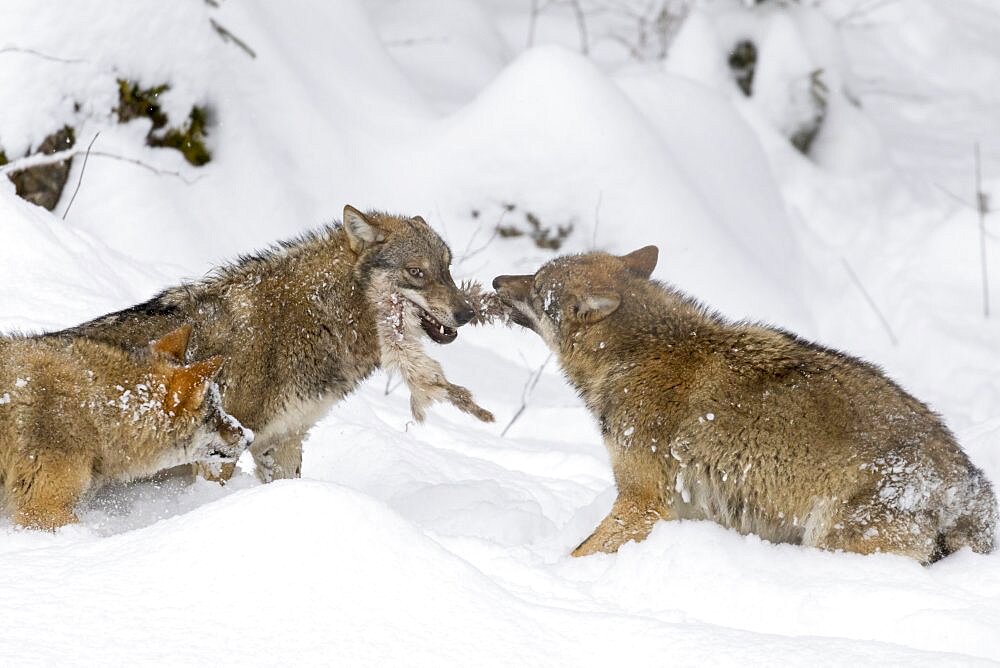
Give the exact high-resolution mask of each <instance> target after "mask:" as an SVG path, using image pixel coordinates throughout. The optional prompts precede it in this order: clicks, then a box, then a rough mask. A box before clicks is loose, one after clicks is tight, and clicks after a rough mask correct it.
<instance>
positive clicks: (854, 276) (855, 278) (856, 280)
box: [840, 257, 899, 346]
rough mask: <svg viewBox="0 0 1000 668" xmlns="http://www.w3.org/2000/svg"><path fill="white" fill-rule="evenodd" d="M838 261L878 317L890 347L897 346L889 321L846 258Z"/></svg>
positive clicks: (897, 341)
mask: <svg viewBox="0 0 1000 668" xmlns="http://www.w3.org/2000/svg"><path fill="white" fill-rule="evenodd" d="M840 261H841V262H843V263H844V269H846V270H847V275H848V276H850V277H851V281H852V282H853V283H854V285H855V286H857V288H858V290H860V291H861V294H862V296H864V298H865V301H866V302H868V305H869V306H870V307H871V309H872V311H874V312H875V315H876V316H878V319H879V322H881V323H882V327H883V328H885V332H886V334H888V335H889V340H890V341H891V342H892V345H894V346H898V345H899V340H898V339H897V338H896V335H895V334H894V333H893V331H892V327H890V326H889V321H888V320H886V317H885V316H884V315H882V311H881V310H879V307H878V305H877V304H876V303H875V300H874V299H872V297H871V295H870V294H868V291H867V290H865V286H864V285H863V284H862V283H861V279H859V278H858V275H857V274H855V273H854V270H853V269H852V268H851V265H850V264H849V263H848V262H847V258H843V257H842V258H840Z"/></svg>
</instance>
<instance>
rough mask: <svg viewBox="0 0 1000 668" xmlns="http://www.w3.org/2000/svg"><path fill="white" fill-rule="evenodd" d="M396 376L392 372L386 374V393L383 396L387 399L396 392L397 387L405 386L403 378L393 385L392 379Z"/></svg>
mask: <svg viewBox="0 0 1000 668" xmlns="http://www.w3.org/2000/svg"><path fill="white" fill-rule="evenodd" d="M395 375H396V374H394V373H393V372H391V371H390V372H388V373H387V374H386V378H385V392H384V393H383V395H382V396H385V397H387V396H389V395H390V394H392V393H393V392H395V391H396V388H397V387H399V386H400V385H402V384H403V379H402V378H400V379H399V381H398V382H397V383H396V384H395V385H393V384H392V379H393V377H394V376H395Z"/></svg>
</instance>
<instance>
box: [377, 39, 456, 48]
mask: <svg viewBox="0 0 1000 668" xmlns="http://www.w3.org/2000/svg"><path fill="white" fill-rule="evenodd" d="M449 41H451V40H449V39H448V38H447V37H408V38H406V39H387V40H385V41H384V42H382V45H383V46H388V47H395V46H417V45H418V44H447V43H448V42H449Z"/></svg>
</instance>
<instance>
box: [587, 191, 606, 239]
mask: <svg viewBox="0 0 1000 668" xmlns="http://www.w3.org/2000/svg"><path fill="white" fill-rule="evenodd" d="M603 201H604V191H603V190H600V191H598V193H597V204H596V205H594V231H593V234H592V237H591V240H590V250H597V228H598V227H599V226H600V224H601V202H603Z"/></svg>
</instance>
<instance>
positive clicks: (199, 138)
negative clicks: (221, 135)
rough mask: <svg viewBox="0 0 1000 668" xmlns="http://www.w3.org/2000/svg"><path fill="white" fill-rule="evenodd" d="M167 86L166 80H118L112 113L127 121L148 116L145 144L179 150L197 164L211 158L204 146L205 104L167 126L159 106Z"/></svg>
mask: <svg viewBox="0 0 1000 668" xmlns="http://www.w3.org/2000/svg"><path fill="white" fill-rule="evenodd" d="M168 90H170V86H169V85H168V84H161V85H159V86H153V87H151V88H142V87H141V86H140V85H139V84H138V83H136V82H134V81H127V80H125V79H119V80H118V106H117V107H116V108H115V110H114V111H115V113H116V114H117V115H118V121H119V122H120V123H128V122H129V121H131V120H133V119H136V118H148V119H149V121H150V122H151V123H152V128H150V130H149V133H148V134H147V135H146V145H147V146H155V147H158V148H172V149H176V150H178V151H180V152H181V155H183V156H184V159H185V160H187V161H188V162H189V163H191V164H192V165H194V166H196V167H200V166H202V165H204V164H205V163H207V162H209V161H210V160H211V159H212V154H211V153H210V152H209V150H208V147H206V146H205V137H206V136H207V135H208V130H207V125H208V122H207V121H208V116H207V114H206V112H205V109H204V107H199V106H197V105H195V106H194V107H192V108H191V112H190V113H189V114H188V117H187V120H186V121H185V123H184V125H182V126H181V127H170V126H169V125H168V124H169V123H170V119H169V118H168V117H167V114H166V113H165V112H164V111H163V108H162V107H161V106H160V100H159V98H160V95H161V94H163V93H165V92H166V91H168Z"/></svg>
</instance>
